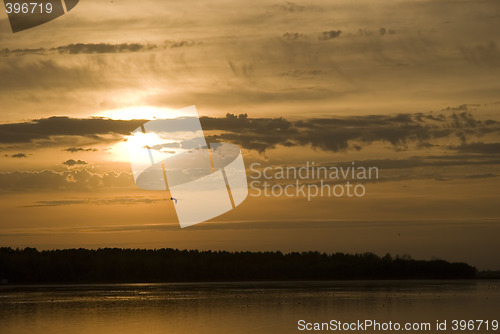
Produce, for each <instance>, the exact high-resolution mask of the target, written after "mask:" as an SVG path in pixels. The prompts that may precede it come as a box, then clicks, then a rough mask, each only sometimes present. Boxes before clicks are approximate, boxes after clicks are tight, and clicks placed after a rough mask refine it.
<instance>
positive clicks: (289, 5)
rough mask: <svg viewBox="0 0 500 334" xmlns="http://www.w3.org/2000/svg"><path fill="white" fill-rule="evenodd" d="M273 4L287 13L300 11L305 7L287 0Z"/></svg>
mask: <svg viewBox="0 0 500 334" xmlns="http://www.w3.org/2000/svg"><path fill="white" fill-rule="evenodd" d="M275 6H276V7H277V8H279V9H280V10H282V11H284V12H287V13H300V12H303V11H304V10H305V9H306V7H305V6H301V5H298V4H296V3H294V2H290V1H287V2H285V3H284V4H281V5H275Z"/></svg>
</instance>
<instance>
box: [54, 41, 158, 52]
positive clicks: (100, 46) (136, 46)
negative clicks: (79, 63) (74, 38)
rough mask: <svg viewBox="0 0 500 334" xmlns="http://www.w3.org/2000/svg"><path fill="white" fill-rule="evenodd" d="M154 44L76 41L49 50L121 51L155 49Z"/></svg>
mask: <svg viewBox="0 0 500 334" xmlns="http://www.w3.org/2000/svg"><path fill="white" fill-rule="evenodd" d="M155 48H156V46H155V45H145V44H140V43H130V44H128V43H122V44H109V43H76V44H69V45H65V46H59V47H56V48H53V49H51V50H54V51H57V52H59V53H69V54H92V53H123V52H138V51H147V50H152V49H155Z"/></svg>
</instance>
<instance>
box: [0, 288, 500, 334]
mask: <svg viewBox="0 0 500 334" xmlns="http://www.w3.org/2000/svg"><path fill="white" fill-rule="evenodd" d="M470 319H472V320H485V321H486V320H488V321H489V326H490V330H489V331H486V330H485V324H486V323H483V324H482V328H480V330H477V328H475V330H472V331H469V330H466V331H453V330H452V328H451V327H452V321H453V320H470ZM299 320H303V322H302V325H303V329H304V330H302V331H301V330H299V326H298V325H299V323H298V321H299ZM331 320H332V321H337V322H338V321H340V322H341V323H350V322H357V321H358V320H359V321H364V320H375V321H377V322H379V323H380V324H379V325H381V324H382V323H388V322H389V321H392V323H395V322H398V323H400V324H402V325H404V324H405V323H412V324H413V323H419V324H420V323H430V324H432V328H431V330H430V331H425V332H427V333H436V332H438V331H436V329H435V325H436V321H437V320H439V321H444V320H447V330H446V331H439V333H443V332H445V333H461V332H464V333H483V332H484V333H500V330H496V331H494V330H492V328H491V324H492V323H491V321H492V320H497V321H499V320H500V281H494V280H477V281H473V280H471V281H330V282H259V283H255V282H251V283H241V282H238V283H183V284H114V285H64V286H63V285H58V286H8V285H7V286H0V333H2V334H19V333H30V334H35V333H36V334H38V333H39V334H49V333H50V334H59V333H64V334H68V333H72V334H74V333H85V334H88V333H106V334H111V333H121V334H127V333H165V334H168V333H197V334H208V333H214V334H215V333H217V334H222V333H231V334H238V333H273V334H275V333H277V334H281V333H283V334H284V333H287V334H289V333H319V331H316V332H315V331H307V330H305V329H306V326H313V325H314V323H315V322H319V323H328V324H330V321H331ZM306 324H309V325H306ZM337 324H338V323H337ZM413 325H414V324H413ZM474 326H477V324H476V323H475V324H474ZM365 331H366V332H367V333H375V332H377V333H378V332H380V331H379V330H373V328H366V330H365ZM322 332H324V333H338V332H348V333H358V332H361V330H352V331H346V330H342V331H339V330H326V329H325V330H324V331H322ZM388 332H393V331H388ZM401 332H404V331H401ZM414 332H415V333H422V332H424V331H414Z"/></svg>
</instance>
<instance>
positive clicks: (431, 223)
mask: <svg viewBox="0 0 500 334" xmlns="http://www.w3.org/2000/svg"><path fill="white" fill-rule="evenodd" d="M499 26H500V3H499V2H498V1H497V0H484V1H462V0H437V1H424V0H418V1H417V0H405V1H388V0H381V1H307V2H300V1H297V2H287V1H254V2H242V1H217V0H216V1H189V2H163V1H141V2H140V4H139V3H138V2H136V1H121V0H114V1H105V2H103V1H94V0H86V1H82V2H80V3H79V4H78V5H77V6H76V7H75V8H74V9H73V10H71V11H70V12H69V13H67V14H65V15H64V16H62V17H60V18H57V19H55V20H53V21H51V22H48V23H46V24H43V25H41V26H38V27H35V28H32V29H29V30H25V31H22V32H18V33H12V31H11V28H10V25H9V21H8V18H7V14H5V12H3V11H2V13H0V79H1V80H0V115H1V119H0V209H1V212H2V214H1V216H0V217H1V219H0V245H2V246H10V247H27V246H29V247H37V248H39V249H54V248H78V247H87V248H98V247H133V248H164V247H172V248H180V249H185V248H187V249H212V250H255V251H257V250H281V251H284V252H288V251H305V250H318V251H322V252H349V253H360V252H374V253H376V254H379V255H384V254H385V253H387V252H389V253H391V254H393V255H396V254H400V255H403V254H409V255H411V256H412V257H414V258H418V259H432V258H443V259H446V260H450V261H465V262H468V263H470V264H472V265H474V266H477V267H478V268H480V269H496V270H498V269H500V259H499V258H498V254H499V253H500V252H499V251H500V249H499V246H498V245H499V244H500V243H499V241H500V240H499V239H500V208H499V206H498V202H499V195H498V188H499V186H500V181H499V175H500V113H499V108H500V80H498V78H499V75H500V37H499V36H498V34H497V33H496V31H498V28H499ZM191 105H196V107H197V110H198V113H199V114H200V116H201V118H200V122H201V125H202V127H203V130H204V133H205V136H206V137H207V141H209V142H218V141H221V142H229V143H234V144H237V145H238V146H239V147H240V148H241V149H242V152H243V158H244V161H245V166H246V168H247V177H248V180H249V182H250V181H254V180H257V179H258V174H259V172H260V171H262V170H263V168H266V167H269V168H273V169H276V168H279V167H294V168H300V167H303V166H306V165H307V164H308V163H309V164H311V163H312V162H314V163H315V164H316V165H317V166H323V167H327V168H330V167H342V166H343V167H346V168H347V167H348V166H364V167H376V168H378V171H379V177H378V179H376V180H374V179H372V180H361V181H359V180H358V183H359V184H362V185H363V186H364V187H365V189H366V194H364V196H362V197H356V196H354V197H348V196H341V197H335V196H330V197H327V196H323V197H320V196H316V197H314V198H310V199H309V200H308V198H307V197H304V196H291V197H287V196H270V197H266V196H264V195H262V194H261V195H260V196H257V195H258V193H257V192H258V190H257V189H250V194H249V196H248V198H247V199H246V200H245V201H244V202H243V203H242V204H241V205H239V206H238V207H237V208H235V209H234V210H232V211H230V212H228V213H225V214H223V215H221V216H219V217H217V218H214V219H212V220H210V221H208V222H205V223H201V224H198V225H195V226H191V227H189V228H185V229H181V228H180V227H179V223H178V221H177V217H176V213H175V209H174V203H173V202H172V201H170V200H169V196H168V193H167V192H162V191H146V190H141V189H139V188H137V187H136V186H135V184H134V179H133V177H132V170H131V166H130V157H129V155H128V151H127V147H126V142H125V140H127V138H128V136H129V135H130V133H131V132H132V131H134V130H135V129H136V128H137V127H139V126H140V125H141V124H143V123H144V122H146V121H147V120H148V119H151V114H152V113H161V112H164V111H165V112H168V111H170V110H175V109H179V108H183V107H187V106H191ZM252 164H255V165H253V166H258V167H255V168H251V166H252ZM327 181H328V182H330V183H331V184H337V183H342V182H341V181H338V180H327ZM344 181H345V180H344ZM271 182H273V184H286V183H287V182H288V183H293V182H295V180H276V178H275V179H274V180H271ZM320 182H321V180H319V179H317V178H316V179H310V180H307V184H316V185H318V184H320ZM344 183H345V182H344Z"/></svg>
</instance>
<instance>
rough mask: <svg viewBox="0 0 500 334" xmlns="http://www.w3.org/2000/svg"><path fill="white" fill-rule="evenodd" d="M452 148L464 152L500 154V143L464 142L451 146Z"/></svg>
mask: <svg viewBox="0 0 500 334" xmlns="http://www.w3.org/2000/svg"><path fill="white" fill-rule="evenodd" d="M450 149H452V150H456V151H459V152H462V153H480V154H500V143H482V142H475V143H469V144H465V143H464V144H462V145H460V146H451V147H450Z"/></svg>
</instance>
